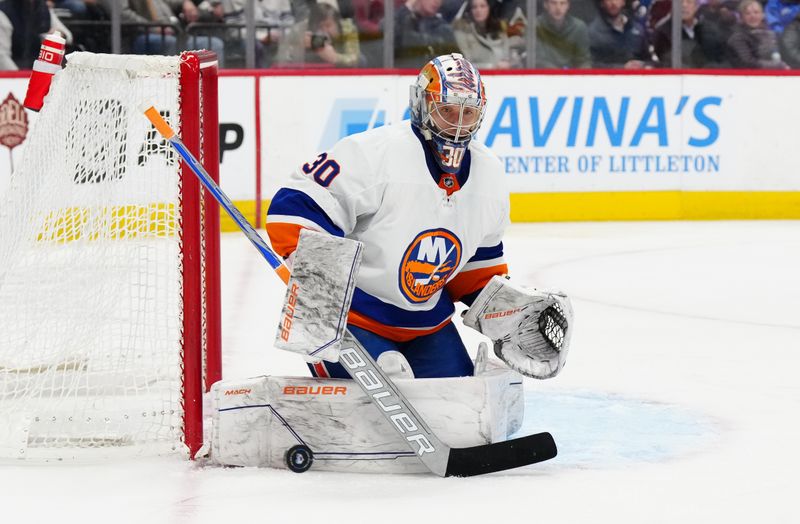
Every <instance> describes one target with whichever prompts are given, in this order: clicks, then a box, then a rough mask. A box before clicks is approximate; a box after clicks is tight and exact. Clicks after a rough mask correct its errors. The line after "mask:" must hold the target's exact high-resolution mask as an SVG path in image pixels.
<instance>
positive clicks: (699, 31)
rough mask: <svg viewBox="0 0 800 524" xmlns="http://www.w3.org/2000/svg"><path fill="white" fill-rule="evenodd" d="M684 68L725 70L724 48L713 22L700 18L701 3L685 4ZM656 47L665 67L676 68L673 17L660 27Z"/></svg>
mask: <svg viewBox="0 0 800 524" xmlns="http://www.w3.org/2000/svg"><path fill="white" fill-rule="evenodd" d="M681 18H682V20H681V35H682V36H681V66H682V67H686V68H702V67H723V66H724V47H723V46H721V45H720V43H721V40H720V39H719V38H718V37H717V36H716V35H718V34H719V28H716V27H711V25H712V24H713V23H714V21H713V20H709V21H706V20H704V19H700V18H698V5H697V0H681ZM653 44H654V48H655V53H656V56H658V61H659V63H660V64H661V66H662V67H671V66H672V15H671V14H669V15H667V16H666V17H664V18H662V19H661V21H659V22H658V23H657V24H656V27H655V30H654V35H653Z"/></svg>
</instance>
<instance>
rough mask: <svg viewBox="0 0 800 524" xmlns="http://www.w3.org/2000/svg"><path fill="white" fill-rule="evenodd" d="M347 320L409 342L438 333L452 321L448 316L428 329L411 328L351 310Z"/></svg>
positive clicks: (388, 336) (383, 334)
mask: <svg viewBox="0 0 800 524" xmlns="http://www.w3.org/2000/svg"><path fill="white" fill-rule="evenodd" d="M347 321H348V323H350V324H352V325H354V326H357V327H360V328H361V329H366V330H367V331H371V332H373V333H375V334H377V335H380V336H382V337H384V338H388V339H389V340H393V341H395V342H408V341H409V340H412V339H415V338H417V337H421V336H423V335H430V334H431V333H436V332H437V331H439V330H440V329H442V328H443V327H444V326H446V325H447V323H448V322H450V318H449V317H448V318H447V319H445V320H443V321H442V323H441V324H439V325H438V326H436V327H432V328H428V329H409V328H401V327H395V326H387V325H386V324H381V323H380V322H378V321H376V320H372V319H371V318H369V317H366V316H364V315H362V314H361V313H357V312H356V311H352V310H351V311H350V315H349V316H348V317H347Z"/></svg>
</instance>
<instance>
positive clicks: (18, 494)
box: [0, 221, 800, 524]
mask: <svg viewBox="0 0 800 524" xmlns="http://www.w3.org/2000/svg"><path fill="white" fill-rule="evenodd" d="M506 252H507V255H508V258H509V265H510V268H511V272H512V275H513V277H514V279H515V280H516V281H517V282H520V283H523V284H526V285H530V286H539V287H547V286H549V287H557V288H561V289H563V290H564V291H566V292H568V293H569V294H570V295H571V296H572V299H573V304H574V308H575V314H576V324H575V326H576V327H575V329H576V331H575V335H574V338H573V343H572V348H571V351H570V357H569V361H568V364H567V366H566V368H565V369H564V371H563V372H562V374H561V375H559V376H558V377H556V378H555V379H552V380H549V381H544V382H537V381H533V380H530V381H526V383H525V387H526V399H527V401H526V407H527V413H526V422H525V425H524V431H525V432H535V431H544V430H548V431H551V432H552V433H553V435H554V437H555V439H556V442H557V443H558V445H559V456H558V457H557V458H556V459H554V460H553V461H550V462H547V463H542V464H539V465H535V466H530V467H527V468H523V469H519V470H515V471H511V472H507V473H498V474H493V475H488V476H485V477H475V478H469V479H453V478H450V479H440V478H436V477H433V476H432V475H413V476H381V475H363V474H362V475H359V474H331V473H322V472H315V471H313V469H312V470H311V471H309V472H307V473H305V474H302V475H298V474H295V473H291V472H288V471H278V470H259V469H252V468H245V469H223V468H198V467H197V466H196V465H194V464H191V463H187V462H183V461H181V460H179V459H177V458H148V459H137V460H126V461H113V462H102V461H98V462H96V463H88V464H87V463H81V464H72V463H47V464H28V463H12V464H11V465H8V464H3V465H0V522H2V523H9V524H11V523H23V522H24V523H28V522H30V523H45V522H46V523H53V522H76V523H95V522H97V523H101V522H102V523H114V524H123V523H136V524H143V523H147V524H158V523H173V522H174V523H215V524H216V523H220V522H234V521H239V522H243V521H245V522H264V523H288V522H312V520H313V521H318V522H325V523H328V524H330V523H338V522H344V523H360V522H370V523H382V522H417V523H427V522H452V523H454V524H455V523H459V524H460V523H465V522H470V523H471V522H486V523H493V524H494V523H505V522H512V519H513V521H519V522H523V521H524V522H531V523H548V524H553V523H606V522H609V523H611V522H613V523H661V522H663V523H701V522H702V523H712V522H713V523H726V524H728V523H748V524H749V523H755V522H757V523H770V524H772V523H797V522H800V506H799V505H798V504H799V503H798V501H797V499H795V497H796V496H797V495H798V492H800V480H798V478H800V477H799V475H800V451H798V449H800V421H798V417H799V416H800V380H798V378H797V377H798V374H800V222H774V221H769V222H768V221H763V222H648V223H574V224H528V225H514V226H512V228H511V230H510V232H509V235H508V237H507V240H506ZM222 263H223V268H222V269H223V282H222V283H223V308H224V309H223V329H224V336H223V348H224V375H225V377H227V378H236V377H246V376H253V375H258V374H265V373H266V374H280V375H291V374H301V375H305V374H306V368H305V365H304V364H303V363H302V362H300V360H299V359H298V358H297V357H296V356H295V355H292V354H288V353H282V352H279V351H277V350H275V349H273V348H272V347H271V340H272V338H273V336H274V326H275V325H276V323H277V309H278V307H279V302H280V301H281V300H282V297H283V290H282V288H281V284H280V283H279V282H278V281H277V279H276V277H274V275H273V274H272V273H271V270H270V269H269V267H268V266H267V265H266V264H265V263H264V262H262V261H261V259H260V258H259V256H258V254H257V253H256V251H255V250H253V249H252V247H251V246H250V245H249V244H248V243H247V241H246V240H245V239H244V238H243V237H242V236H241V235H238V234H226V235H224V238H223V261H222ZM465 338H466V339H467V341H468V345H469V347H470V348H471V349H472V350H474V349H475V347H476V346H477V342H478V340H479V338H478V337H477V336H474V335H472V334H466V333H465ZM523 519H524V520H523Z"/></svg>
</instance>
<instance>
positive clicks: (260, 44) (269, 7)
mask: <svg viewBox="0 0 800 524" xmlns="http://www.w3.org/2000/svg"><path fill="white" fill-rule="evenodd" d="M246 5H247V0H205V1H204V2H203V3H201V4H200V7H201V13H202V12H203V11H205V14H201V21H206V22H207V23H219V24H220V26H219V28H216V29H211V30H209V29H207V28H204V29H202V33H205V34H206V35H208V36H212V35H217V36H220V37H221V38H222V39H223V40H224V41H225V60H226V62H228V63H229V64H230V62H231V61H233V62H236V61H237V60H238V61H239V62H240V63H243V60H244V57H245V54H246V50H245V42H246V40H245V39H246V38H248V35H247V32H246V31H245V30H244V28H245V25H246V24H247V19H246V17H245V7H246ZM253 7H254V9H253V14H254V17H253V19H254V22H255V24H256V30H255V60H256V65H257V66H258V67H267V66H268V65H269V63H270V62H271V58H272V55H274V50H275V47H276V46H277V44H278V42H279V40H280V38H281V36H282V35H283V33H284V31H286V30H288V28H289V27H291V26H292V25H294V24H295V22H296V20H295V17H294V14H293V13H292V3H291V2H290V0H254V6H253ZM204 19H205V20H204ZM226 27H227V29H226ZM202 33H200V32H199V31H198V36H197V41H198V42H199V43H200V44H203V43H205V42H206V40H207V38H208V36H204V35H203V34H202Z"/></svg>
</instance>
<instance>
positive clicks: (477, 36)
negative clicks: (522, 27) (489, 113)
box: [453, 0, 519, 69]
mask: <svg viewBox="0 0 800 524" xmlns="http://www.w3.org/2000/svg"><path fill="white" fill-rule="evenodd" d="M468 6H469V7H468V9H467V10H466V11H465V12H464V14H463V16H462V17H461V18H459V19H457V20H456V21H455V22H454V23H453V32H454V34H455V37H456V43H457V44H458V47H459V48H461V53H462V54H463V55H464V57H465V58H466V59H467V60H469V61H470V62H472V63H473V64H474V65H475V67H477V68H478V69H507V68H509V67H511V66H512V64H513V65H518V64H519V60H518V59H517V60H514V59H512V56H511V48H510V46H509V43H508V35H507V34H506V26H505V24H504V23H503V22H502V21H501V20H500V19H499V18H498V17H497V16H496V14H495V13H493V12H492V9H491V8H490V6H489V2H488V0H468Z"/></svg>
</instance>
